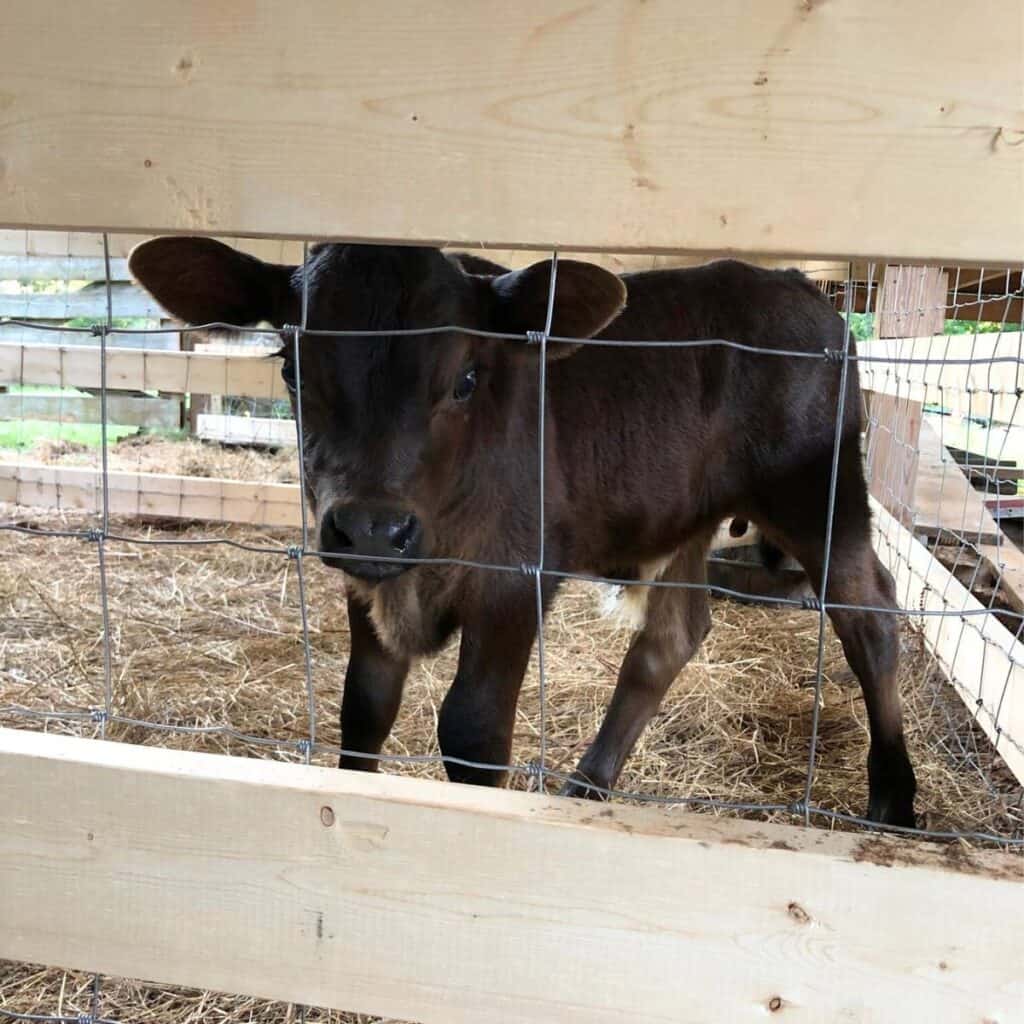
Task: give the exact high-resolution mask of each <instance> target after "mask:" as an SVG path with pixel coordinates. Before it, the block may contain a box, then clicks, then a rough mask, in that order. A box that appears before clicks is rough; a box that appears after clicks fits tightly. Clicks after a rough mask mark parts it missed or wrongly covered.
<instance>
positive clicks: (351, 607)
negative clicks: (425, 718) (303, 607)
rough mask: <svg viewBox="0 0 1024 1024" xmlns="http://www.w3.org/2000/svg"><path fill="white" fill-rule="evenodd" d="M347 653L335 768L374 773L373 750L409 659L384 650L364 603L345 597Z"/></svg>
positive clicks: (387, 725) (385, 729) (383, 734)
mask: <svg viewBox="0 0 1024 1024" xmlns="http://www.w3.org/2000/svg"><path fill="white" fill-rule="evenodd" d="M348 624H349V630H350V633H351V637H352V639H351V645H352V646H351V653H350V654H349V659H348V669H347V670H346V672H345V690H344V693H343V695H342V699H341V748H342V751H343V753H342V755H341V761H340V762H339V767H341V768H353V769H355V770H357V771H365V772H375V771H376V770H377V767H378V765H379V764H380V762H379V761H378V760H377V759H376V758H375V757H361V756H360V755H361V754H379V753H380V751H381V747H383V746H384V741H385V740H386V739H387V738H388V734H389V733H390V732H391V727H392V725H394V723H395V716H396V715H397V714H398V708H399V705H400V704H401V702H402V687H403V686H404V684H405V677H406V676H407V675H408V673H409V659H408V658H402V657H398V656H396V655H394V654H392V653H391V652H390V651H388V650H387V649H386V648H385V647H384V646H383V644H381V642H380V639H379V638H378V636H377V633H376V631H375V630H374V628H373V623H372V622H370V615H369V611H368V610H367V608H366V606H365V605H364V604H363V603H362V602H361V601H359V600H358V599H357V598H355V597H349V599H348Z"/></svg>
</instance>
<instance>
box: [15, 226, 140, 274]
mask: <svg viewBox="0 0 1024 1024" xmlns="http://www.w3.org/2000/svg"><path fill="white" fill-rule="evenodd" d="M2 233H3V232H0V234H2ZM106 279H107V265H106V262H105V261H104V259H103V257H102V256H31V255H27V254H21V255H17V254H10V255H5V254H4V253H3V252H2V250H0V281H9V280H18V281H105V280H106ZM110 280H111V281H127V280H129V274H128V261H127V260H125V259H111V261H110Z"/></svg>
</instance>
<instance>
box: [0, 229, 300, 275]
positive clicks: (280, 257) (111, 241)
mask: <svg viewBox="0 0 1024 1024" xmlns="http://www.w3.org/2000/svg"><path fill="white" fill-rule="evenodd" d="M151 235H152V232H146V233H145V234H138V233H135V234H133V233H130V232H129V233H119V232H113V231H112V232H109V233H108V234H107V239H108V245H109V248H110V256H111V259H114V260H124V259H126V257H127V256H128V255H129V253H130V252H131V251H132V249H133V248H134V247H135V246H136V245H138V244H139V242H144V241H145V240H146V239H147V238H150V237H151ZM220 237H221V241H223V242H226V243H227V244H228V245H233V246H235V248H237V249H241V250H242V251H243V252H247V253H249V254H250V255H251V256H258V257H259V258H260V259H263V260H269V261H270V262H272V263H301V262H302V242H301V241H295V240H294V239H275V238H237V237H231V236H220ZM0 253H3V254H5V255H8V256H14V257H22V256H37V257H53V258H55V259H57V260H58V261H59V260H61V259H67V258H69V257H71V258H82V259H93V260H98V261H99V264H100V266H102V264H103V234H102V233H101V232H99V231H32V230H17V229H14V230H12V229H5V230H0ZM57 266H60V264H59V262H58V264H57ZM57 276H58V278H60V277H63V276H64V275H63V274H58V275H57ZM105 276H106V275H105V274H103V273H102V272H101V273H100V275H99V277H98V278H97V280H103V279H105ZM118 280H120V278H118ZM125 280H127V277H125Z"/></svg>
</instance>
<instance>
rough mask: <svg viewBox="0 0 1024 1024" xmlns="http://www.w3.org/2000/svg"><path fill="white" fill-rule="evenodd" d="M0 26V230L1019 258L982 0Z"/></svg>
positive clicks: (87, 3)
mask: <svg viewBox="0 0 1024 1024" xmlns="http://www.w3.org/2000/svg"><path fill="white" fill-rule="evenodd" d="M154 26H173V31H154ZM4 41H5V47H4V51H5V56H4V84H3V91H4V103H3V113H2V114H0V152H3V154H4V168H3V175H4V178H3V181H4V187H3V189H0V224H3V225H6V226H8V227H12V228H54V227H61V228H74V229H95V228H97V227H100V226H102V227H106V228H109V229H112V230H114V229H121V230H126V231H135V232H140V231H153V230H177V231H204V232H210V233H213V234H239V233H251V234H257V235H277V236H291V237H294V236H297V235H298V236H308V237H310V238H323V237H345V238H364V239H374V240H389V239H390V240H399V239H400V240H405V241H431V242H445V243H459V244H471V245H479V244H480V243H488V244H492V245H508V246H512V247H515V246H520V245H525V246H529V247H540V248H549V247H551V246H559V247H565V248H575V249H593V250H605V251H627V252H628V251H679V250H684V249H690V250H701V251H722V250H736V251H745V252H761V253H782V254H807V255H813V256H836V257H844V258H845V257H849V256H871V257H882V256H884V257H888V258H890V259H892V260H894V261H900V262H910V261H913V260H920V259H924V260H933V261H940V260H941V261H943V262H950V263H954V262H958V261H959V262H972V261H988V262H989V263H990V264H991V263H995V264H1001V265H1005V264H1013V263H1014V262H1016V261H1018V260H1019V259H1020V255H1021V251H1020V240H1021V238H1022V237H1024V174H1022V167H1024V146H1021V145H1019V144H1018V143H1019V141H1020V140H1021V138H1022V137H1024V136H1022V132H1024V120H1022V114H1021V110H1020V102H1019V100H1020V96H1021V94H1022V89H1024V64H1022V62H1021V60H1020V54H1021V52H1022V50H1024V26H1022V22H1021V18H1020V16H1019V9H1018V7H1017V5H1016V4H1007V3H1006V2H1005V0H978V2H977V3H974V4H971V5H966V4H962V3H952V2H949V0H944V2H941V3H939V4H936V3H935V2H934V0H907V2H904V3H901V4H892V3H891V2H889V0H862V2H861V3H858V4H856V5H853V4H847V3H834V2H833V3H822V2H818V0H807V2H801V3H796V2H793V0H763V2H762V3H759V4H757V5H756V10H752V8H751V5H750V4H749V3H747V2H743V0H723V2H721V3H717V4H714V5H710V6H709V5H702V4H673V3H628V4H627V3H603V4H585V5H580V4H579V3H578V2H576V0H555V2H552V0H525V2H521V3H517V4H511V5H510V4H498V3H496V2H484V3H472V4H467V3H463V2H456V0H434V2H432V3H427V2H418V3H416V4H415V5H414V6H413V7H411V8H410V6H409V3H408V2H407V0H382V2H380V3H376V4H372V5H366V4H362V3H355V2H351V0H348V2H344V3H338V2H336V0H307V2H306V3H303V4H301V5H296V4H294V3H281V2H274V0H262V2H260V3H258V4H256V5H255V6H253V7H251V8H247V10H246V31H245V32H244V33H240V32H239V22H238V11H237V9H236V8H235V7H233V6H232V5H227V6H223V5H217V4H214V5H202V7H201V8H197V7H196V5H195V4H194V3H191V2H189V0H159V2H157V0H83V2H81V3H77V4H74V5H71V6H68V5H67V4H66V3H62V2H60V0H9V2H8V3H7V4H6V5H5V8H4ZM99 69H102V72H101V71H100V70H99ZM867 83H870V85H868V84H867ZM957 195H959V196H965V195H970V196H971V197H972V201H971V202H940V201H938V200H937V197H944V196H957ZM937 204H938V205H937Z"/></svg>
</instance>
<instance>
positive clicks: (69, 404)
mask: <svg viewBox="0 0 1024 1024" xmlns="http://www.w3.org/2000/svg"><path fill="white" fill-rule="evenodd" d="M179 418H180V403H178V402H175V401H169V400H167V399H163V398H137V397H134V396H130V395H107V422H108V423H117V424H121V425H124V426H132V427H164V428H167V429H173V428H176V427H177V426H178V425H179V423H178V421H179ZM0 420H49V421H55V422H58V423H101V422H102V421H103V416H102V404H101V400H100V399H99V398H94V397H92V396H88V395H38V394H14V395H10V394H8V395H0Z"/></svg>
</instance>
